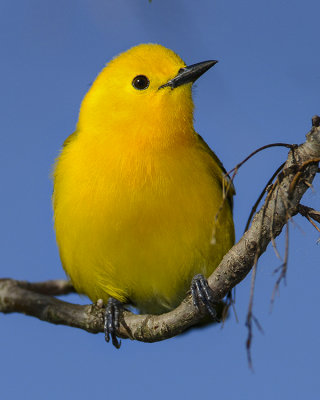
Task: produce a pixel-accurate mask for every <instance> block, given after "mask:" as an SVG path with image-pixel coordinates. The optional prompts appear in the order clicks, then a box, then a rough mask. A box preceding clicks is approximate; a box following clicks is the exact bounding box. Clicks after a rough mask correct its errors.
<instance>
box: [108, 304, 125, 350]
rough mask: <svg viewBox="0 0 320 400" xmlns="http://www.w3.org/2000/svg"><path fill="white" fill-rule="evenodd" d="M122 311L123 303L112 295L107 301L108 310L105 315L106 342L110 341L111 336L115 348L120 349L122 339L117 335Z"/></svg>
mask: <svg viewBox="0 0 320 400" xmlns="http://www.w3.org/2000/svg"><path fill="white" fill-rule="evenodd" d="M121 311H122V303H121V302H120V301H119V300H117V299H115V298H113V297H110V298H109V300H108V303H107V307H106V312H105V316H104V335H105V339H106V342H108V343H109V341H110V336H111V340H112V344H113V345H114V347H115V348H117V349H120V346H121V340H120V341H119V340H118V338H117V335H116V332H117V329H118V328H119V326H120V313H121Z"/></svg>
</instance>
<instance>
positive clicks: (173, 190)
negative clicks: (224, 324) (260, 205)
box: [53, 44, 234, 347]
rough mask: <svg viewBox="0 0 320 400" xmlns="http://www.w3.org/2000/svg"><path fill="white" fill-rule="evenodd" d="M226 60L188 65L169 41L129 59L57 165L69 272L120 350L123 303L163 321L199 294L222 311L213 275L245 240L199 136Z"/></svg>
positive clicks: (104, 79) (117, 61)
mask: <svg viewBox="0 0 320 400" xmlns="http://www.w3.org/2000/svg"><path fill="white" fill-rule="evenodd" d="M216 62H217V61H205V62H200V63H197V64H193V65H190V66H186V64H185V63H184V62H183V61H182V59H181V58H180V57H179V56H178V55H177V54H175V53H174V52H173V51H171V50H169V49H167V48H165V47H163V46H161V45H158V44H141V45H139V46H136V47H133V48H131V49H129V50H128V51H126V52H124V53H122V54H120V55H118V56H117V57H116V58H114V59H113V60H112V61H110V62H109V63H108V64H107V65H106V67H105V68H104V69H103V70H102V72H101V73H100V74H99V75H98V77H97V78H96V80H95V81H94V83H93V84H92V86H91V88H90V90H89V91H88V93H87V94H86V96H85V97H84V100H83V102H82V104H81V108H80V114H79V120H78V124H77V127H76V131H75V132H74V133H73V134H72V135H71V136H69V137H68V138H67V139H66V141H65V143H64V146H63V148H62V151H61V154H60V155H59V157H58V159H57V161H56V164H55V168H54V174H53V176H54V193H53V208H54V225H55V230H56V237H57V243H58V246H59V251H60V256H61V260H62V264H63V267H64V269H65V271H66V273H67V274H68V276H69V277H70V279H71V281H72V283H73V285H74V287H75V289H76V290H77V291H78V292H80V293H84V294H86V295H87V296H88V297H89V298H90V299H91V300H92V301H97V300H98V299H102V300H103V301H104V302H105V304H107V308H106V310H107V311H106V324H105V326H106V328H105V334H106V339H107V341H109V338H110V336H111V338H112V342H113V344H114V345H115V346H116V347H119V341H118V339H117V336H116V332H117V327H119V318H118V315H119V311H120V310H119V308H120V307H121V305H122V304H132V305H134V306H135V307H136V308H138V309H139V310H140V312H142V313H153V314H160V313H163V312H165V311H168V310H171V309H173V308H174V307H176V306H177V305H178V304H179V303H180V302H181V300H182V299H183V298H184V297H185V296H186V294H187V292H188V290H189V289H190V287H191V292H192V295H193V299H194V304H195V305H199V302H202V303H203V304H204V305H205V306H206V308H207V310H208V312H209V313H210V314H211V315H212V316H214V314H215V309H214V306H213V304H212V291H211V289H210V288H209V286H208V283H207V280H206V277H208V276H209V275H210V274H211V273H212V272H213V270H214V269H215V268H216V267H217V266H218V264H219V262H220V261H221V259H222V257H223V256H224V254H225V253H226V252H227V251H228V250H229V249H230V247H231V246H232V245H233V243H234V225H233V217H232V196H233V190H229V191H228V195H227V200H226V201H224V202H223V195H224V188H225V186H226V182H225V181H226V177H225V170H224V168H223V166H222V164H221V162H220V161H219V159H218V158H217V156H216V155H215V154H214V153H213V151H212V150H211V149H210V148H209V147H208V145H207V144H206V143H205V141H204V140H203V139H202V138H201V136H200V135H198V134H197V133H196V132H195V130H194V127H193V108H194V106H193V101H192V91H191V89H192V84H193V82H194V81H195V80H196V79H198V78H199V77H200V76H201V75H202V74H203V73H204V72H206V71H207V70H208V69H209V68H211V67H212V66H213V65H215V64H216ZM221 206H222V208H221ZM213 236H214V238H213Z"/></svg>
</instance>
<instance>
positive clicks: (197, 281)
mask: <svg viewBox="0 0 320 400" xmlns="http://www.w3.org/2000/svg"><path fill="white" fill-rule="evenodd" d="M191 295H192V302H193V305H194V306H195V307H196V308H197V309H200V304H202V305H203V306H204V307H205V308H206V310H207V311H208V313H209V314H210V316H211V318H212V319H213V320H215V321H217V312H216V310H215V308H214V304H215V299H214V295H213V291H212V290H211V288H210V287H209V285H208V281H207V280H206V278H205V277H204V276H203V275H202V274H198V275H195V276H194V277H193V279H192V281H191Z"/></svg>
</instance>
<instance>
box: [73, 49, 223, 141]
mask: <svg viewBox="0 0 320 400" xmlns="http://www.w3.org/2000/svg"><path fill="white" fill-rule="evenodd" d="M215 63H216V61H206V62H204V63H199V64H195V65H193V66H190V67H187V66H186V64H185V63H184V61H183V60H182V59H181V58H180V57H179V56H178V55H177V54H175V53H174V52H173V51H172V50H169V49H167V48H165V47H163V46H161V45H158V44H141V45H139V46H136V47H133V48H131V49H129V50H128V51H126V52H124V53H122V54H120V55H119V56H117V57H116V58H114V59H113V60H112V61H110V62H109V63H108V64H107V66H106V67H105V68H104V69H103V70H102V72H101V73H100V74H99V75H98V77H97V79H96V80H95V82H94V83H93V85H92V87H91V89H90V90H89V92H88V93H87V95H86V96H85V98H84V100H83V103H82V106H81V110H80V115H79V122H78V130H79V131H86V132H90V133H91V134H99V135H101V134H103V135H108V136H110V135H119V134H124V135H129V132H128V131H130V134H132V133H133V132H135V133H139V134H140V135H142V133H141V132H142V131H143V133H144V134H145V135H147V136H148V137H149V138H150V139H152V137H153V138H155V137H156V136H158V134H157V133H161V135H162V136H163V135H164V136H165V132H166V131H169V130H170V131H171V133H170V134H171V135H172V131H173V130H175V131H180V132H181V131H182V132H183V131H186V130H188V128H190V127H191V128H192V126H193V102H192V95H191V86H192V83H193V82H194V81H195V80H196V79H197V78H198V77H199V76H200V75H202V74H203V73H204V72H205V71H206V70H208V69H209V68H210V67H211V66H213V65H214V64H215ZM157 131H158V132H157ZM109 139H110V137H109ZM140 139H141V138H140Z"/></svg>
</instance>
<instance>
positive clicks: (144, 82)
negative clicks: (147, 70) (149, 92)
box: [132, 75, 150, 90]
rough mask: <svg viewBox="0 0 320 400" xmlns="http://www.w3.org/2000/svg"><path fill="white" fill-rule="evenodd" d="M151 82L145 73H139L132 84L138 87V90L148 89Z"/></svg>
mask: <svg viewBox="0 0 320 400" xmlns="http://www.w3.org/2000/svg"><path fill="white" fill-rule="evenodd" d="M149 84H150V81H149V79H148V78H147V77H146V76H144V75H138V76H136V77H135V78H134V79H133V81H132V86H133V87H134V88H135V89H138V90H144V89H147V87H148V86H149Z"/></svg>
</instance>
